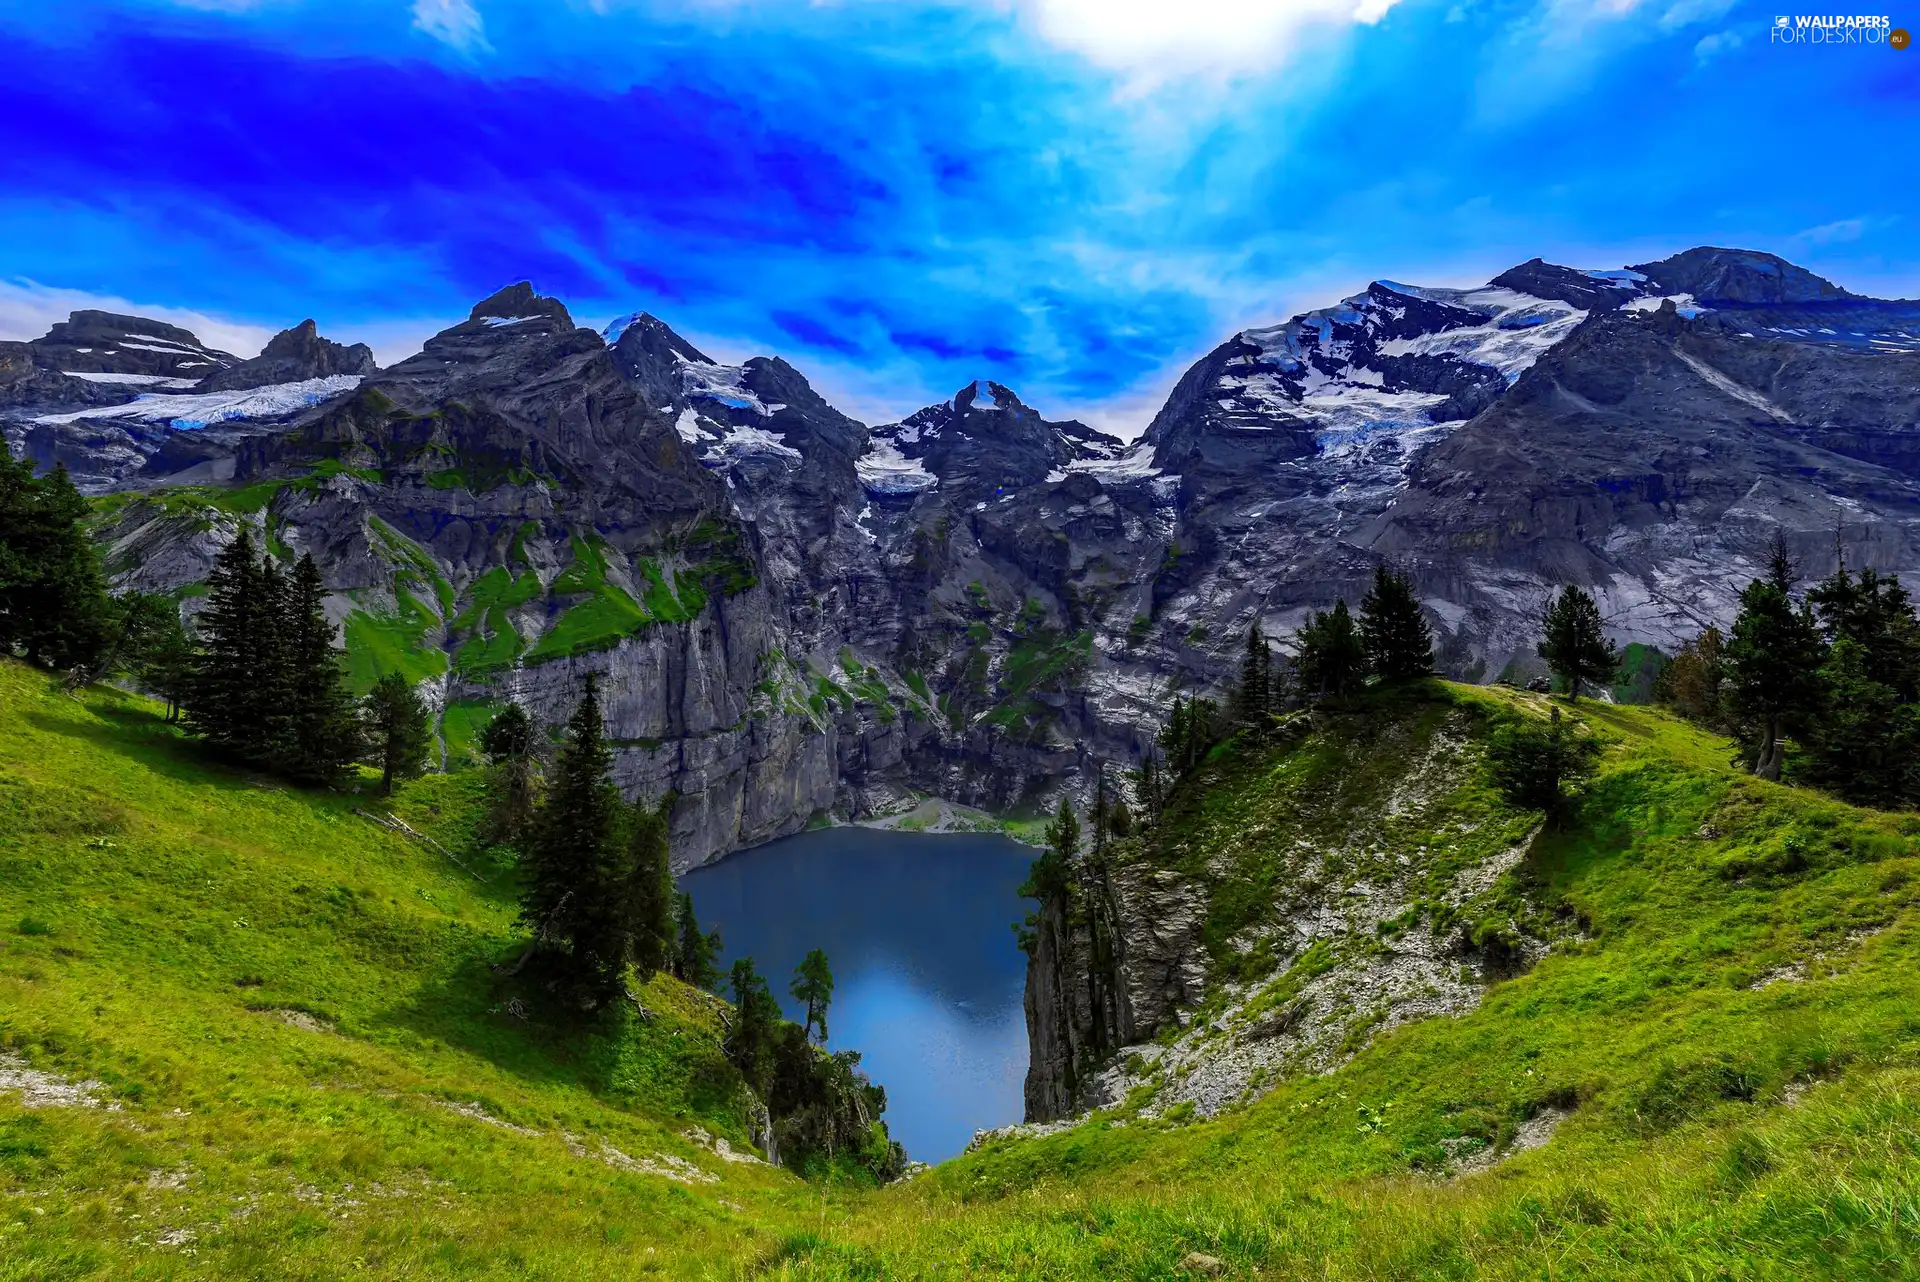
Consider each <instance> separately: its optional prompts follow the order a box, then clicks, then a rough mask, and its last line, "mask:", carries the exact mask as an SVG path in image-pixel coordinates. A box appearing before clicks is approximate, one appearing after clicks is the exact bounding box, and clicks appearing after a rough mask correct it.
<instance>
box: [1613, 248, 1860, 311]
mask: <svg viewBox="0 0 1920 1282" xmlns="http://www.w3.org/2000/svg"><path fill="white" fill-rule="evenodd" d="M1633 270H1635V271H1637V272H1641V273H1643V274H1645V276H1646V277H1647V278H1648V279H1649V280H1650V281H1652V282H1653V284H1654V285H1655V286H1657V287H1658V289H1659V290H1660V292H1662V293H1668V294H1692V295H1693V296H1694V297H1695V298H1697V299H1699V300H1700V301H1701V302H1702V303H1706V304H1713V303H1720V304H1723V305H1724V304H1729V303H1731V304H1735V305H1739V304H1747V305H1778V304H1782V303H1815V302H1844V301H1848V300H1852V299H1857V298H1859V295H1857V294H1853V293H1850V292H1849V291H1847V290H1844V289H1842V288H1840V287H1839V286H1838V285H1836V284H1834V283H1833V282H1832V281H1830V280H1826V279H1824V278H1822V277H1819V276H1816V275H1814V274H1813V273H1812V272H1810V271H1808V270H1807V269H1806V268H1804V267H1800V266H1796V265H1795V264H1793V263H1790V262H1788V261H1787V260H1786V259H1784V258H1781V257H1779V256H1778V255H1777V254H1768V253H1762V252H1761V251H1759V250H1754V249H1719V248H1715V247H1712V246H1701V247H1699V248H1697V249H1689V250H1687V251H1685V252H1684V253H1679V254H1675V255H1674V256H1673V257H1671V258H1663V259H1661V260H1659V261H1658V262H1653V263H1636V264H1635V265H1634V268H1633Z"/></svg>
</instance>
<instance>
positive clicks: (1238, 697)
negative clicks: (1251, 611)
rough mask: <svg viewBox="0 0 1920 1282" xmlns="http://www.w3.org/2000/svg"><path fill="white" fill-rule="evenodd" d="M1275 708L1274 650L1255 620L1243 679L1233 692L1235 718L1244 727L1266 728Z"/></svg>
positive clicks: (1242, 669) (1242, 668)
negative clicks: (1269, 646)
mask: <svg viewBox="0 0 1920 1282" xmlns="http://www.w3.org/2000/svg"><path fill="white" fill-rule="evenodd" d="M1272 711H1273V652H1272V650H1270V649H1269V648H1268V646H1267V638H1266V636H1265V634H1264V633H1262V632H1261V631H1260V620H1259V619H1255V620H1254V621H1253V626H1252V627H1250V628H1248V629H1247V649H1246V653H1245V654H1244V655H1243V656H1242V657H1241V660H1240V681H1239V684H1237V685H1236V686H1235V687H1234V692H1233V719H1234V720H1235V721H1237V722H1238V723H1239V724H1241V725H1243V726H1250V727H1254V728H1256V729H1260V728H1264V727H1265V726H1266V725H1267V723H1268V717H1269V715H1270V714H1271V713H1272Z"/></svg>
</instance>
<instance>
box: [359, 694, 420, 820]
mask: <svg viewBox="0 0 1920 1282" xmlns="http://www.w3.org/2000/svg"><path fill="white" fill-rule="evenodd" d="M360 716H361V722H362V725H363V726H364V727H365V730H364V733H365V735H366V743H367V749H368V751H369V753H370V754H371V756H372V760H373V763H374V764H375V765H377V766H379V767H380V791H381V792H382V793H385V794H387V795H388V796H391V795H392V794H393V785H394V784H395V783H396V782H398V781H399V780H402V779H411V778H413V777H415V776H416V775H418V774H419V773H420V772H421V771H422V770H424V769H425V768H426V764H427V747H428V745H429V744H430V743H431V742H432V740H433V736H432V732H431V729H430V728H429V726H428V724H427V708H426V705H425V704H424V703H422V702H421V701H420V695H419V694H418V692H416V691H415V690H414V688H413V684H412V683H411V682H410V681H408V680H407V679H406V678H405V677H403V676H401V675H400V674H399V673H398V672H389V673H387V675H385V676H384V677H381V678H380V679H379V680H378V681H376V682H374V684H373V689H372V690H370V691H368V692H367V697H366V698H365V699H364V700H362V702H361V713H360Z"/></svg>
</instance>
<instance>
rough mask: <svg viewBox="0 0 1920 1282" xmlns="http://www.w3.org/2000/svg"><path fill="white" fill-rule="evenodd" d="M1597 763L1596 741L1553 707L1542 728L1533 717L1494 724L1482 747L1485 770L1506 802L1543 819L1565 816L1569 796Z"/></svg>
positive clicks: (1598, 755)
mask: <svg viewBox="0 0 1920 1282" xmlns="http://www.w3.org/2000/svg"><path fill="white" fill-rule="evenodd" d="M1599 759H1600V744H1599V743H1598V741H1596V740H1595V739H1594V738H1593V737H1592V736H1591V735H1586V734H1580V733H1578V732H1576V731H1575V729H1574V728H1573V726H1572V725H1570V724H1569V723H1568V722H1567V720H1566V719H1565V718H1563V717H1561V715H1560V709H1559V708H1553V709H1552V710H1551V715H1550V717H1549V719H1548V721H1547V724H1546V725H1544V726H1542V725H1541V724H1539V722H1538V720H1537V719H1536V718H1533V717H1526V718H1523V719H1520V720H1516V721H1509V722H1507V723H1505V724H1503V725H1500V726H1497V727H1496V728H1495V729H1494V732H1493V735H1492V737H1491V741H1490V742H1489V743H1488V745H1487V764H1488V769H1489V771H1490V773H1491V774H1492V776H1493V781H1494V783H1495V785H1496V786H1498V787H1499V789H1500V790H1501V792H1503V793H1504V794H1506V797H1507V800H1509V801H1511V802H1512V803H1513V804H1514V805H1516V806H1524V807H1526V808H1528V809H1531V810H1542V811H1545V812H1546V814H1547V816H1548V817H1549V818H1559V817H1560V816H1561V815H1562V814H1564V813H1565V810H1566V807H1567V803H1568V800H1569V796H1568V794H1569V792H1570V791H1572V790H1575V789H1577V788H1578V787H1579V786H1580V785H1581V784H1582V783H1584V782H1585V781H1586V780H1587V779H1588V778H1589V777H1590V776H1591V775H1592V774H1593V769H1594V765H1595V763H1596V762H1598V761H1599Z"/></svg>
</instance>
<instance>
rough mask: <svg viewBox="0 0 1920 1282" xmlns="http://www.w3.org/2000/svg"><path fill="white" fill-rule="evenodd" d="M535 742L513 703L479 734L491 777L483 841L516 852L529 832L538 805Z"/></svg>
mask: <svg viewBox="0 0 1920 1282" xmlns="http://www.w3.org/2000/svg"><path fill="white" fill-rule="evenodd" d="M538 743H539V740H538V737H537V735H536V733H535V728H534V724H533V718H532V717H530V716H528V715H527V710H526V709H525V708H522V707H521V706H520V705H519V704H517V703H509V704H508V705H507V706H506V707H504V708H502V709H501V710H500V711H499V712H496V713H495V714H494V715H493V719H492V720H491V721H489V722H487V725H486V728H485V729H483V730H482V731H481V732H480V751H481V753H482V754H483V755H484V756H485V757H486V759H487V769H488V771H489V773H490V775H491V778H490V779H489V780H488V785H489V786H488V788H487V811H488V814H487V830H486V837H487V840H489V841H491V842H495V843H497V844H499V845H503V846H512V847H515V848H516V849H517V848H519V847H520V846H522V845H523V844H524V843H525V842H526V840H527V837H528V834H529V833H530V832H531V831H532V825H533V817H534V813H535V810H536V807H537V806H538V804H539V785H540V778H539V769H538V763H537V762H536V760H535V756H534V752H535V749H536V747H537V746H538Z"/></svg>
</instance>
